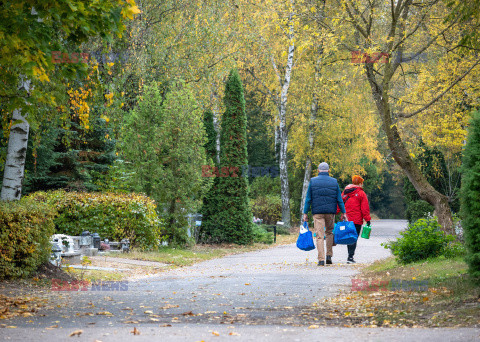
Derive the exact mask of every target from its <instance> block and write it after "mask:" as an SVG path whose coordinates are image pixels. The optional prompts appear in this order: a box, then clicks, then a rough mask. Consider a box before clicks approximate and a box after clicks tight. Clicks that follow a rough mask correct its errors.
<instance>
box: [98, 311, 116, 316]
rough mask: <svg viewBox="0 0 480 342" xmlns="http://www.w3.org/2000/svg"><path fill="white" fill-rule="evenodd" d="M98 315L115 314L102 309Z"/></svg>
mask: <svg viewBox="0 0 480 342" xmlns="http://www.w3.org/2000/svg"><path fill="white" fill-rule="evenodd" d="M97 315H103V316H113V314H112V313H111V312H109V311H101V312H97Z"/></svg>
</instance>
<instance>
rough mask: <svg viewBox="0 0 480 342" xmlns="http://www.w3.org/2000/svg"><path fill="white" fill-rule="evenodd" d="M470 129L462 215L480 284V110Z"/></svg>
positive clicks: (472, 265)
mask: <svg viewBox="0 0 480 342" xmlns="http://www.w3.org/2000/svg"><path fill="white" fill-rule="evenodd" d="M468 131H469V132H468V138H467V145H466V146H465V150H464V154H463V165H462V169H463V170H462V171H463V177H462V189H461V195H460V202H461V216H462V226H463V229H464V231H465V243H466V245H467V257H466V261H467V263H468V266H469V272H470V274H471V275H472V277H473V278H474V279H475V280H476V283H477V284H478V285H480V200H479V199H480V112H476V113H475V114H474V116H473V120H472V121H471V123H470V127H469V129H468Z"/></svg>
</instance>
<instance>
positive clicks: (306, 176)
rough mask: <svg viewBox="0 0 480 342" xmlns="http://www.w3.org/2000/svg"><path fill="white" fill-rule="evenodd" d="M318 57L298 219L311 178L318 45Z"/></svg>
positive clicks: (301, 214) (320, 50) (318, 65)
mask: <svg viewBox="0 0 480 342" xmlns="http://www.w3.org/2000/svg"><path fill="white" fill-rule="evenodd" d="M318 54H319V56H320V57H319V58H318V59H317V61H316V62H315V78H314V81H315V84H314V87H313V94H312V106H311V107H310V122H309V125H308V145H309V146H308V147H309V149H308V152H307V160H306V162H305V174H304V177H303V188H302V201H301V203H300V221H301V220H302V216H303V208H304V206H305V198H306V197H307V190H308V184H309V183H310V179H311V178H312V159H311V156H310V153H312V152H313V149H314V147H315V139H314V134H315V122H316V120H317V111H318V95H317V82H318V78H319V76H320V63H321V61H322V57H321V56H322V54H323V47H322V46H320V48H319V53H318Z"/></svg>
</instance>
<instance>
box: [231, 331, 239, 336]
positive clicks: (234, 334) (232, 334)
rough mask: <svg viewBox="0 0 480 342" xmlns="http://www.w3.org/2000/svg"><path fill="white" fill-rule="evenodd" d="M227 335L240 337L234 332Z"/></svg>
mask: <svg viewBox="0 0 480 342" xmlns="http://www.w3.org/2000/svg"><path fill="white" fill-rule="evenodd" d="M229 335H230V336H240V334H239V333H237V332H235V331H232V332H230V333H229Z"/></svg>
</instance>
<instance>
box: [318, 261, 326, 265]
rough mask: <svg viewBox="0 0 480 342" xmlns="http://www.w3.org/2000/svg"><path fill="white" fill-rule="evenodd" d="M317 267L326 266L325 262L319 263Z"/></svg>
mask: <svg viewBox="0 0 480 342" xmlns="http://www.w3.org/2000/svg"><path fill="white" fill-rule="evenodd" d="M317 266H325V261H323V260H322V261H319V262H318V265H317Z"/></svg>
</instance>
